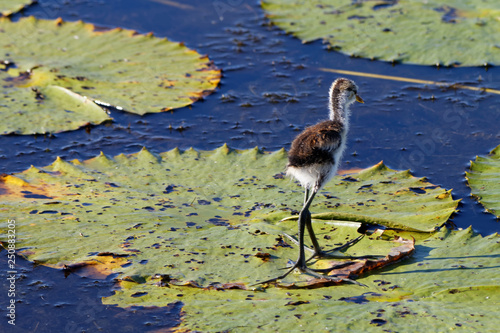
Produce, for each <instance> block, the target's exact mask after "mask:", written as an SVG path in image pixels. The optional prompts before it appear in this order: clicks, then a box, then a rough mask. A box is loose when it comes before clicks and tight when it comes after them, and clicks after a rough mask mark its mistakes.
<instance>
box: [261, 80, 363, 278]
mask: <svg viewBox="0 0 500 333" xmlns="http://www.w3.org/2000/svg"><path fill="white" fill-rule="evenodd" d="M356 101H357V102H359V103H364V101H363V99H362V98H361V97H360V96H359V95H358V86H357V85H356V83H354V81H352V80H349V79H346V78H338V79H336V80H335V81H334V82H333V83H332V84H331V86H330V90H329V100H328V109H329V119H328V120H325V121H322V122H320V123H318V124H316V125H313V126H310V127H307V128H306V129H305V130H304V131H303V132H301V133H300V134H299V135H298V136H297V137H296V138H295V139H294V140H293V141H292V145H291V148H290V150H289V152H288V163H287V165H286V174H287V175H288V176H290V177H292V178H295V179H296V180H297V181H298V182H299V183H300V185H301V186H302V187H303V188H304V205H303V207H302V209H301V211H300V213H299V218H298V245H299V257H298V259H297V261H296V262H295V263H294V265H293V266H292V267H291V268H290V269H289V270H288V271H287V272H286V273H285V274H283V275H281V276H279V277H277V278H274V279H270V280H267V281H264V282H262V283H266V282H272V281H276V280H279V279H283V278H285V277H286V276H287V275H288V274H290V273H291V272H292V271H293V270H295V269H298V270H300V271H301V272H307V273H311V274H312V275H315V276H318V273H317V272H318V271H319V270H313V269H310V268H308V267H307V261H308V260H306V258H305V251H304V250H305V246H304V231H305V229H306V228H307V231H308V233H309V237H310V238H311V242H312V245H313V250H314V251H313V253H314V254H313V257H315V256H321V255H322V254H323V252H322V250H321V247H320V246H319V243H318V240H317V239H316V236H315V234H314V230H313V227H312V224H311V213H310V212H309V207H310V205H311V203H312V201H313V199H314V197H315V196H316V194H317V193H318V191H319V190H320V189H321V188H322V187H323V186H325V185H326V184H327V183H328V182H329V181H330V180H331V179H332V178H333V176H335V174H336V173H337V169H338V167H339V165H340V162H341V159H342V154H343V153H344V150H345V148H346V140H347V132H348V130H349V116H350V105H351V104H352V103H354V102H356ZM311 258H312V257H311ZM321 277H326V276H323V275H321ZM327 278H328V277H327Z"/></svg>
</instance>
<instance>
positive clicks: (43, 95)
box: [0, 71, 111, 134]
mask: <svg viewBox="0 0 500 333" xmlns="http://www.w3.org/2000/svg"><path fill="white" fill-rule="evenodd" d="M2 78H5V74H4V73H2V72H1V71H0V80H1V79H2ZM4 87H6V88H7V89H6V90H4V91H2V92H0V96H2V97H3V99H2V100H4V101H6V102H5V103H4V104H3V105H0V115H1V116H2V122H1V123H0V134H10V133H16V134H36V133H57V132H61V131H69V130H76V129H78V128H80V127H82V126H85V125H89V124H93V125H95V124H100V123H102V122H104V121H106V120H111V118H110V117H109V116H108V114H107V113H106V112H105V111H104V110H103V109H102V108H101V107H100V106H98V105H97V104H95V103H94V102H92V101H91V100H90V99H88V98H86V97H84V96H81V95H78V94H76V93H74V92H72V91H71V90H68V89H66V88H63V87H59V86H46V87H40V88H35V89H29V88H22V87H16V86H15V85H10V86H8V85H4ZM28 101H31V102H32V103H33V104H32V105H31V106H29V107H28V105H27V102H28ZM56 110H58V111H59V112H57V111H56ZM55 111H56V112H55Z"/></svg>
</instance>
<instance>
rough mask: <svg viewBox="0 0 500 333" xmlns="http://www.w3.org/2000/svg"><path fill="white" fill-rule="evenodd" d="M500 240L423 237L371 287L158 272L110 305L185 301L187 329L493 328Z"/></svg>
mask: <svg viewBox="0 0 500 333" xmlns="http://www.w3.org/2000/svg"><path fill="white" fill-rule="evenodd" d="M499 240H500V239H499V236H498V235H492V236H488V237H485V238H483V237H481V236H479V235H476V234H474V232H472V230H470V229H468V230H463V231H449V230H443V231H441V232H438V233H437V234H435V235H433V236H431V237H430V238H428V239H426V240H425V241H422V242H420V244H419V245H417V249H416V252H415V254H414V256H413V258H412V259H410V260H407V261H404V262H403V263H402V264H401V265H399V266H398V267H396V268H394V267H393V268H391V269H390V270H387V271H385V272H383V273H380V274H374V275H369V276H366V277H363V278H361V279H359V280H358V281H360V282H362V283H363V284H365V285H366V286H367V287H360V286H353V285H340V286H336V287H334V288H332V287H330V288H317V289H279V288H259V287H256V288H254V289H253V290H242V289H240V287H239V286H237V285H235V286H233V289H224V290H220V289H218V287H217V286H213V287H210V288H204V289H200V288H197V287H195V286H192V285H187V286H177V285H175V284H172V283H169V282H168V281H166V280H165V277H162V276H156V277H152V278H150V279H148V280H145V281H142V283H136V282H132V281H122V282H121V283H120V286H121V289H119V290H116V291H115V294H114V295H112V296H110V297H105V298H103V303H104V304H114V305H118V306H122V307H123V306H134V305H137V306H166V305H167V304H169V303H175V302H182V306H183V308H182V309H183V318H182V323H181V325H180V327H178V331H180V332H183V331H199V332H221V331H234V332H255V331H256V330H258V329H261V330H263V331H279V332H285V331H291V332H296V331H312V330H314V331H325V332H329V331H338V332H346V331H354V332H372V331H376V332H379V331H380V330H386V331H396V332H422V331H426V332H440V331H448V330H462V331H464V332H470V331H482V332H493V331H495V329H496V328H497V326H496V325H497V324H496V322H497V318H498V315H499V314H500V311H499V307H498V305H499V304H500V287H499V283H500V277H499V274H498V265H497V261H498V256H499V255H500V245H499V244H500V242H499ZM455 251H456V252H455ZM247 273H248V272H247ZM252 273H253V272H252ZM227 318H231V320H227Z"/></svg>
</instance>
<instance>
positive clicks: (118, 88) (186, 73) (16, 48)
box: [0, 17, 220, 134]
mask: <svg viewBox="0 0 500 333" xmlns="http://www.w3.org/2000/svg"><path fill="white" fill-rule="evenodd" d="M0 49H1V50H2V54H0V60H3V61H4V62H5V64H2V65H0V81H1V82H3V87H4V90H3V96H2V97H3V99H2V101H3V102H2V105H0V116H1V117H2V118H3V119H8V121H3V122H2V127H1V128H0V129H1V133H19V134H31V133H46V132H49V131H55V132H60V131H65V130H72V129H74V128H75V126H76V124H77V123H79V120H74V118H73V116H74V114H72V113H70V114H68V113H67V111H68V110H67V109H66V108H67V105H66V104H65V102H64V101H60V99H59V98H56V97H54V96H52V97H53V98H49V97H50V96H49V97H47V96H45V91H44V90H46V89H49V87H59V89H65V90H66V91H68V90H71V91H72V92H73V94H74V95H75V96H76V94H78V95H81V96H79V97H78V99H80V100H82V99H86V97H83V96H88V98H89V99H90V100H92V101H95V102H96V103H99V104H102V105H106V106H113V107H116V108H118V109H123V110H125V111H128V112H132V113H137V114H141V115H142V114H145V113H148V112H161V111H166V110H171V109H175V108H180V107H183V106H186V105H190V104H192V103H193V102H194V101H196V100H198V99H201V98H203V96H205V95H207V94H209V93H211V92H212V91H213V90H214V89H215V87H216V86H217V84H218V82H219V80H220V70H218V69H216V68H215V67H214V66H213V64H212V63H211V62H210V60H209V59H208V58H207V57H206V56H202V55H200V54H198V53H196V52H195V51H193V50H190V49H188V48H187V47H185V46H184V45H182V44H179V43H174V42H170V41H168V40H166V39H160V38H157V37H154V36H152V35H151V34H149V35H140V34H137V33H136V32H134V31H131V30H123V29H114V30H109V31H104V32H103V31H99V30H96V28H95V27H94V26H93V25H91V24H87V23H83V22H64V21H62V20H60V19H59V20H55V21H50V20H39V19H35V18H33V17H27V18H22V19H21V20H19V21H18V22H11V21H10V20H8V19H6V18H2V19H0ZM50 89H52V88H50ZM88 103H91V102H90V101H89V102H88ZM92 104H93V103H92ZM93 108H95V106H93ZM69 111H70V112H75V110H74V108H70V109H69ZM47 112H50V113H51V120H50V121H51V122H52V124H51V126H50V127H48V128H46V127H40V126H38V127H37V126H35V127H29V128H26V127H27V126H26V124H23V121H22V119H26V120H25V121H26V122H29V123H31V124H33V125H34V124H37V123H44V122H45V123H47V122H48V121H47V120H46V119H45V118H44V117H45V113H47ZM19 114H22V118H21V121H19V119H18V118H16V117H17V116H18V115H19ZM103 118H104V119H109V117H107V116H106V115H105V113H104V111H102V110H101V115H100V116H99V117H97V119H96V118H95V117H94V118H93V117H92V116H90V117H89V118H88V119H87V121H86V123H93V124H97V123H100V122H102V121H103ZM28 119H29V120H28ZM80 126H81V125H80Z"/></svg>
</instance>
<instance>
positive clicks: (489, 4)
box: [262, 0, 500, 66]
mask: <svg viewBox="0 0 500 333" xmlns="http://www.w3.org/2000/svg"><path fill="white" fill-rule="evenodd" d="M262 7H263V9H264V10H265V11H266V12H267V15H268V17H269V18H270V20H271V21H272V22H273V23H274V24H276V25H277V26H279V27H280V28H282V29H284V30H285V31H287V32H290V33H292V34H293V35H295V36H297V37H298V38H300V39H301V40H303V41H304V42H308V41H313V40H317V39H325V40H326V41H328V43H329V45H330V46H331V47H332V48H333V49H334V50H337V51H340V52H342V53H345V54H349V55H352V56H356V57H364V58H370V59H380V60H384V61H392V62H405V63H413V64H422V65H446V66H450V65H454V64H459V65H462V66H484V65H486V64H495V65H498V64H500V35H499V34H498V30H499V28H500V21H499V20H498V16H499V14H500V6H499V3H498V1H496V0H484V1H479V2H478V1H474V0H463V1H436V0H429V1H409V0H400V1H351V0H313V1H299V0H292V1H289V0H263V1H262Z"/></svg>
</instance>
